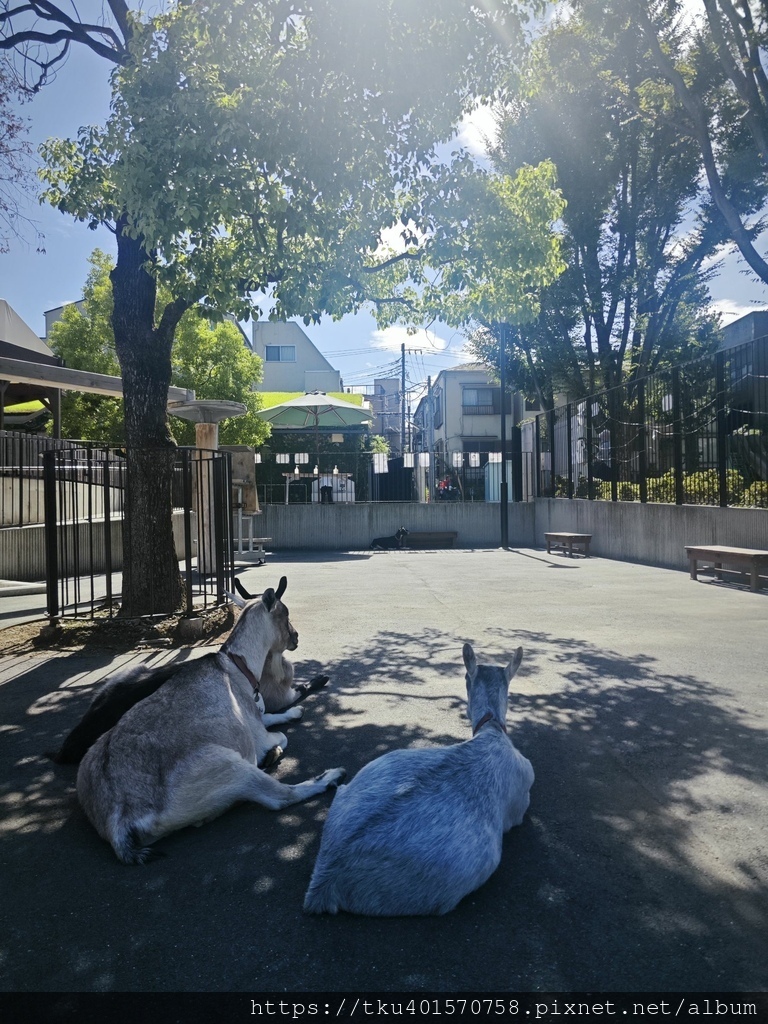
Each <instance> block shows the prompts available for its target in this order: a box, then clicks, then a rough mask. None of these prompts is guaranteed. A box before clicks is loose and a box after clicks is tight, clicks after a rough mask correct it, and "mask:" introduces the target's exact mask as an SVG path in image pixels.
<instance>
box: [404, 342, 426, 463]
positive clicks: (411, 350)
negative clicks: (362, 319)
mask: <svg viewBox="0 0 768 1024" xmlns="http://www.w3.org/2000/svg"><path fill="white" fill-rule="evenodd" d="M408 351H409V352H412V353H413V352H419V353H420V352H421V351H422V350H421V349H420V348H409V349H408ZM405 352H406V349H405V342H403V343H402V344H401V345H400V444H401V448H402V453H401V454H405V450H406V440H407V435H406V431H405V411H406V399H405Z"/></svg>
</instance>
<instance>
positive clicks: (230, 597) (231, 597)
mask: <svg viewBox="0 0 768 1024" xmlns="http://www.w3.org/2000/svg"><path fill="white" fill-rule="evenodd" d="M226 597H227V600H228V601H231V602H232V604H236V605H237V607H238V608H245V601H244V600H243V599H242V597H240V596H239V594H230V592H229V591H228V590H227V591H226Z"/></svg>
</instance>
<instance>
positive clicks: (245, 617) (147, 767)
mask: <svg viewBox="0 0 768 1024" xmlns="http://www.w3.org/2000/svg"><path fill="white" fill-rule="evenodd" d="M281 584H282V581H281ZM284 589H285V587H284V585H282V586H281V592H282V590H284ZM297 643H298V634H297V633H296V631H295V630H294V628H293V626H292V625H291V623H290V620H289V618H288V609H287V608H286V606H285V605H284V604H283V603H282V601H280V599H279V598H278V597H277V595H276V593H275V591H274V590H272V589H269V590H266V591H265V592H264V593H263V594H262V596H261V599H260V600H258V599H257V600H255V601H251V602H249V603H248V604H247V605H246V607H245V608H244V609H243V612H242V614H241V615H240V618H239V619H238V621H237V623H236V624H235V628H234V629H233V630H232V632H231V634H230V636H229V638H228V639H227V641H226V642H225V643H224V644H223V645H222V647H221V649H220V650H219V652H218V653H216V654H211V655H208V656H207V657H205V658H200V659H198V660H196V661H191V662H187V663H186V664H185V665H184V666H183V667H182V668H181V669H180V670H179V671H178V672H176V673H175V674H174V675H173V676H172V677H171V678H169V679H168V680H167V681H166V682H165V683H164V684H163V685H162V686H161V687H160V688H159V689H158V690H156V691H155V692H154V693H152V694H150V695H149V696H147V697H145V698H144V700H142V701H140V703H138V704H136V705H135V706H134V707H132V708H131V709H130V710H129V711H126V713H125V714H124V715H123V717H122V718H121V719H120V721H119V722H118V723H117V724H116V725H115V726H114V727H113V728H112V729H110V730H109V731H108V732H106V733H104V735H102V736H101V737H100V738H99V739H98V740H96V742H95V743H94V744H93V746H92V747H91V748H90V749H89V750H88V752H87V753H86V755H85V757H84V758H83V760H82V762H81V764H80V769H79V771H78V774H77V795H78V797H79V799H80V803H81V804H82V806H83V809H84V811H85V813H86V814H87V816H88V818H89V819H90V821H91V823H92V825H93V826H94V828H95V829H96V831H97V832H98V833H99V835H100V836H101V837H102V838H103V839H106V840H107V842H108V843H110V844H111V845H112V848H113V849H114V851H115V853H116V854H117V857H118V859H119V860H121V861H123V863H125V864H143V863H145V862H146V861H147V860H149V859H151V857H152V856H153V851H151V850H150V848H149V845H150V844H151V843H153V842H154V841H155V840H156V839H159V838H160V837H161V836H164V835H167V834H168V833H169V832H174V831H176V830H177V829H180V828H184V827H185V826H186V825H193V824H202V823H203V822H205V821H210V820H211V819H212V818H215V817H217V816H218V815H219V814H222V813H223V812H224V811H226V810H227V809H228V808H229V807H231V806H232V805H233V804H234V803H236V802H238V801H240V800H251V801H253V802H254V803H258V804H261V805H263V806H264V807H269V808H270V809H272V810H279V809H280V808H282V807H287V806H288V805H289V804H294V803H298V802H300V801H302V800H308V799H310V798H311V797H313V796H315V795H317V794H318V793H323V792H325V790H327V789H330V788H331V787H333V786H336V785H337V784H338V782H339V781H340V780H341V779H343V778H344V774H345V773H344V770H343V769H342V768H331V769H329V770H328V771H325V772H323V773H322V775H319V776H317V778H315V779H311V780H309V781H307V782H301V783H298V784H297V785H294V786H290V785H286V784H284V783H282V782H278V781H277V779H273V778H271V777H270V776H269V775H267V774H266V773H265V772H263V771H262V770H261V768H260V767H259V766H260V765H261V766H266V765H268V764H271V763H274V761H275V760H277V758H278V757H279V756H280V755H281V754H282V749H283V748H284V747H285V746H286V744H287V742H288V741H287V740H286V738H285V736H284V735H282V734H281V733H271V732H268V731H267V725H279V724H282V723H284V722H289V721H294V720H296V719H298V718H301V715H302V709H301V708H290V709H289V710H287V711H286V712H284V714H282V715H263V714H262V711H261V708H260V705H259V702H258V698H259V678H260V676H261V674H262V672H263V670H264V665H265V662H266V661H267V659H268V657H269V656H270V654H271V653H272V652H274V651H283V650H286V649H287V648H289V647H291V645H292V646H293V648H295V647H296V644H297Z"/></svg>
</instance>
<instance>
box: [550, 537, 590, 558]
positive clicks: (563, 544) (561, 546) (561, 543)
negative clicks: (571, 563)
mask: <svg viewBox="0 0 768 1024" xmlns="http://www.w3.org/2000/svg"><path fill="white" fill-rule="evenodd" d="M544 540H545V541H546V542H547V554H548V555H551V554H552V547H553V546H554V547H555V548H556V549H558V550H562V551H567V552H568V554H569V555H570V556H571V558H573V549H574V547H576V548H581V550H582V551H583V553H584V554H585V555H588V554H589V542H590V541H591V540H592V534H591V533H545V534H544Z"/></svg>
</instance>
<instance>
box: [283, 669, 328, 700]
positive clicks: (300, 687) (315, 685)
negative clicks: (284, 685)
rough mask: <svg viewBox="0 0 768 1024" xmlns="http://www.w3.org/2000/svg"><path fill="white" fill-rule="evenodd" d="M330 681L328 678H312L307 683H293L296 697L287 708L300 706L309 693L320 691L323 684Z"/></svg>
mask: <svg viewBox="0 0 768 1024" xmlns="http://www.w3.org/2000/svg"><path fill="white" fill-rule="evenodd" d="M329 679H330V676H323V675H320V676H314V677H313V678H312V679H310V681H309V682H308V683H294V684H293V688H294V690H295V691H296V692H297V694H298V696H297V697H296V698H295V700H294V701H293V703H292V704H289V705H288V707H289V708H294V707H296V705H297V704H301V702H302V701H303V700H306V699H307V697H308V696H309V695H310V693H317V691H318V690H322V688H323V687H324V686H325V684H326V683H327V682H328V680H329Z"/></svg>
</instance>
